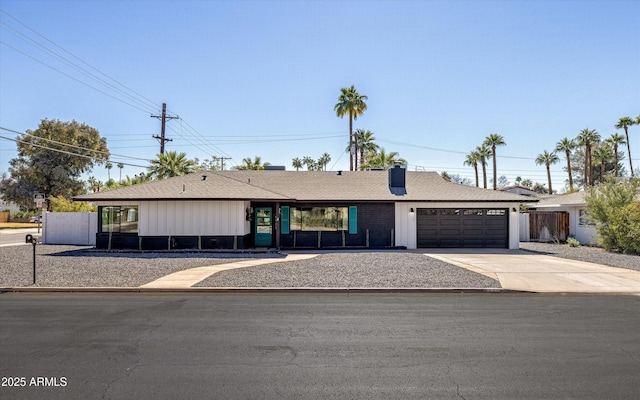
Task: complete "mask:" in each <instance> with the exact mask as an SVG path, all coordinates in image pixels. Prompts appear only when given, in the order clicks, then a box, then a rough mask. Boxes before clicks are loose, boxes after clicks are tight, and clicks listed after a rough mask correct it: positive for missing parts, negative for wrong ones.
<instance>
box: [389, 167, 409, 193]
mask: <svg viewBox="0 0 640 400" xmlns="http://www.w3.org/2000/svg"><path fill="white" fill-rule="evenodd" d="M406 181H407V170H406V169H404V167H402V166H401V165H399V164H396V165H395V166H394V167H393V168H389V190H390V191H391V193H392V194H395V195H396V196H404V195H405V194H407V185H406Z"/></svg>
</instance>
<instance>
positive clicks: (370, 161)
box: [362, 147, 407, 169]
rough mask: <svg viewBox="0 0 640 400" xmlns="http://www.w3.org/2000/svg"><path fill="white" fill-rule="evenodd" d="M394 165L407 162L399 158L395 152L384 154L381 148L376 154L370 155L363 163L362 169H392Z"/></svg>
mask: <svg viewBox="0 0 640 400" xmlns="http://www.w3.org/2000/svg"><path fill="white" fill-rule="evenodd" d="M396 164H403V165H405V164H407V161H406V160H405V159H404V158H400V155H399V154H398V153H397V152H395V151H392V152H389V153H387V152H385V150H384V147H381V148H380V150H379V151H378V152H376V153H370V154H369V156H368V157H367V159H366V160H365V162H364V163H363V165H362V167H363V168H384V169H389V168H392V167H393V166H394V165H396Z"/></svg>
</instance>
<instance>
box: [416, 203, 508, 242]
mask: <svg viewBox="0 0 640 400" xmlns="http://www.w3.org/2000/svg"><path fill="white" fill-rule="evenodd" d="M417 216H418V218H417V221H416V222H417V239H418V241H417V243H418V247H449V248H455V247H490V248H506V247H508V234H509V228H508V226H509V224H508V218H509V213H508V210H506V209H418V210H417Z"/></svg>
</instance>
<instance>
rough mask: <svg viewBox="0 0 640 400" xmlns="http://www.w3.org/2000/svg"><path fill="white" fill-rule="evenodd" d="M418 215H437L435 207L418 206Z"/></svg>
mask: <svg viewBox="0 0 640 400" xmlns="http://www.w3.org/2000/svg"><path fill="white" fill-rule="evenodd" d="M418 215H438V210H436V209H435V208H418Z"/></svg>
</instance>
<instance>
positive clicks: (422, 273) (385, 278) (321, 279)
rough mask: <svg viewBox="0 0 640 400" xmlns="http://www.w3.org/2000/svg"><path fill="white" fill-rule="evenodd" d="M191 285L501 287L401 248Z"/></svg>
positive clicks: (224, 275) (227, 274)
mask: <svg viewBox="0 0 640 400" xmlns="http://www.w3.org/2000/svg"><path fill="white" fill-rule="evenodd" d="M196 287H278V288H287V287H315V288H318V287H327V288H331V287H341V288H354V287H359V288H389V287H390V288H500V287H501V286H500V282H498V281H496V280H494V279H491V278H487V277H485V276H483V275H480V274H476V273H474V272H471V271H468V270H466V269H464V268H459V267H456V266H454V265H451V264H447V263H445V262H442V261H439V260H435V259H433V258H430V257H428V256H425V255H423V254H417V253H410V252H406V251H377V252H357V253H354V252H344V253H333V254H321V255H319V256H318V257H315V258H312V259H310V260H304V261H298V262H283V263H276V264H268V265H264V266H256V267H249V268H241V269H236V270H229V271H223V272H220V273H218V274H215V275H212V276H210V277H209V278H207V279H205V280H204V281H202V282H200V283H198V284H197V285H196Z"/></svg>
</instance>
